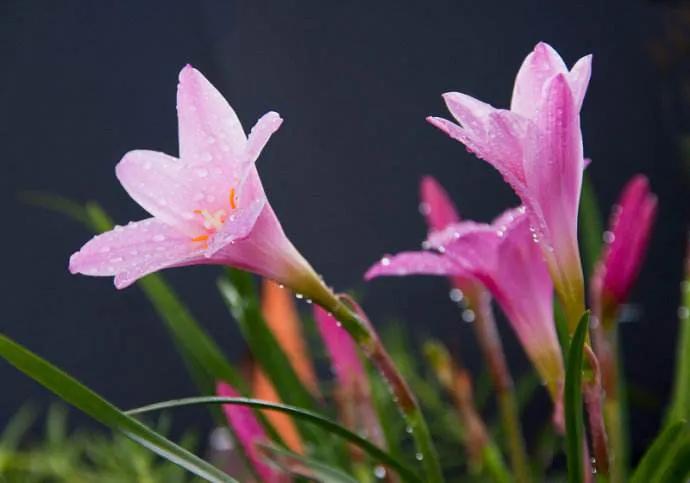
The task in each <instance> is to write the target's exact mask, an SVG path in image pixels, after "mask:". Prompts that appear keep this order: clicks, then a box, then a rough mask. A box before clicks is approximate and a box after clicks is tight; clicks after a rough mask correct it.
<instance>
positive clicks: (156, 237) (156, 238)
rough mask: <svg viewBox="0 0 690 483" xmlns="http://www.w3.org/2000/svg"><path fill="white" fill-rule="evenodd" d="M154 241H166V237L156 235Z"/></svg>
mask: <svg viewBox="0 0 690 483" xmlns="http://www.w3.org/2000/svg"><path fill="white" fill-rule="evenodd" d="M153 241H155V242H162V241H165V235H161V234H158V235H155V236H154V237H153Z"/></svg>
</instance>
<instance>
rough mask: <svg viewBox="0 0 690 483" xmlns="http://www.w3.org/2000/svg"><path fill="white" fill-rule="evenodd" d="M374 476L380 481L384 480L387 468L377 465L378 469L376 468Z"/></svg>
mask: <svg viewBox="0 0 690 483" xmlns="http://www.w3.org/2000/svg"><path fill="white" fill-rule="evenodd" d="M374 476H375V477H376V478H378V479H379V480H382V479H384V478H385V477H386V468H385V466H381V465H376V467H374Z"/></svg>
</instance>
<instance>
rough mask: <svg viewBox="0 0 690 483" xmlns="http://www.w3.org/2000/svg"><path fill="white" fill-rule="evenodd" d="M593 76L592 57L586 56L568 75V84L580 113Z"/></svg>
mask: <svg viewBox="0 0 690 483" xmlns="http://www.w3.org/2000/svg"><path fill="white" fill-rule="evenodd" d="M591 76H592V56H591V55H586V56H584V57H582V58H581V59H580V60H578V61H577V62H576V63H575V65H574V66H573V68H572V69H571V70H570V73H568V75H567V77H568V84H569V85H570V90H571V91H572V93H573V99H574V102H575V109H577V111H578V112H579V111H580V109H581V108H582V102H583V101H584V99H585V93H586V92H587V86H589V79H590V77H591Z"/></svg>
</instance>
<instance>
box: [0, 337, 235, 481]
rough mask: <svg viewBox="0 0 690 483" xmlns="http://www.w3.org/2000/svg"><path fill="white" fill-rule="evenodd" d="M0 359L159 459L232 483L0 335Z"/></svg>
mask: <svg viewBox="0 0 690 483" xmlns="http://www.w3.org/2000/svg"><path fill="white" fill-rule="evenodd" d="M0 356H1V357H3V358H4V359H5V360H6V361H7V362H9V363H10V364H11V365H13V366H14V367H16V368H17V369H19V370H20V371H22V372H23V373H25V374H26V375H27V376H29V377H31V378H32V379H34V380H35V381H37V382H38V383H39V384H41V385H43V386H44V387H46V388H47V389H49V390H51V391H52V392H54V393H55V394H57V395H58V396H59V397H61V398H62V399H63V400H65V401H66V402H68V403H69V404H71V405H73V406H74V407H76V408H78V409H80V410H81V411H83V412H85V413H86V414H88V415H89V416H91V417H92V418H94V419H96V420H97V421H99V422H101V423H103V424H104V425H106V426H108V427H110V428H112V429H116V430H119V431H122V432H124V433H125V434H126V435H127V436H128V437H130V438H131V439H133V440H134V441H136V442H138V443H139V444H141V445H142V446H144V447H146V448H148V449H149V450H151V451H153V452H154V453H156V454H158V455H159V456H161V457H162V458H164V459H166V460H168V461H170V462H172V463H175V464H177V465H179V466H181V467H183V468H185V469H186V470H188V471H190V472H191V473H193V474H195V475H197V476H199V477H201V478H203V479H205V480H206V481H210V482H219V483H234V482H235V481H236V480H234V479H233V478H231V477H230V476H228V475H226V474H225V473H223V472H222V471H220V470H219V469H218V468H216V467H215V466H213V465H211V464H209V463H208V462H206V461H204V460H202V459H201V458H199V457H198V456H196V455H194V454H192V453H190V452H189V451H187V450H185V449H184V448H182V447H181V446H178V445H176V444H175V443H173V442H172V441H170V440H168V439H166V438H164V437H163V436H161V435H160V434H158V433H156V432H155V431H153V430H151V429H150V428H148V427H147V426H145V425H144V424H142V423H141V422H139V421H137V420H136V419H134V418H133V417H131V416H129V415H128V414H126V413H123V412H122V411H120V410H119V409H118V408H116V407H115V406H113V405H112V404H111V403H109V402H108V401H106V400H105V399H103V398H102V397H101V396H99V395H98V394H96V393H95V392H93V391H91V390H90V389H89V388H87V387H86V386H84V385H83V384H81V383H80V382H78V381H77V380H76V379H74V378H72V377H71V376H69V375H67V374H66V373H65V372H63V371H62V370H60V369H58V368H57V367H55V366H53V365H52V364H50V363H49V362H48V361H46V360H44V359H42V358H40V357H39V356H37V355H36V354H34V353H32V352H30V351H29V350H28V349H26V348H24V347H23V346H21V345H20V344H18V343H16V342H14V341H13V340H11V339H9V338H8V337H6V336H5V335H3V334H0Z"/></svg>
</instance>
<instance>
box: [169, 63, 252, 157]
mask: <svg viewBox="0 0 690 483" xmlns="http://www.w3.org/2000/svg"><path fill="white" fill-rule="evenodd" d="M177 117H178V128H179V137H180V158H181V159H183V160H185V161H187V162H190V163H202V164H203V163H205V162H207V161H209V160H211V159H214V160H216V161H223V162H225V163H228V164H235V165H237V164H242V163H245V162H246V157H245V156H244V150H245V146H246V144H247V138H246V136H245V134H244V130H243V129H242V125H241V124H240V121H239V119H238V118H237V115H236V114H235V111H233V110H232V107H230V105H229V104H228V102H227V101H226V100H225V98H224V97H223V96H222V94H221V93H220V92H218V90H217V89H216V88H215V87H213V85H211V83H210V82H209V81H208V80H206V78H205V77H204V76H203V74H202V73H201V72H199V71H198V70H196V69H195V68H193V67H192V66H190V65H187V66H186V67H184V68H183V69H182V71H181V72H180V82H179V84H178V86H177Z"/></svg>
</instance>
